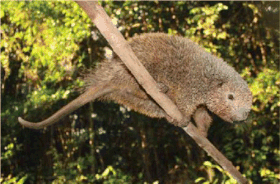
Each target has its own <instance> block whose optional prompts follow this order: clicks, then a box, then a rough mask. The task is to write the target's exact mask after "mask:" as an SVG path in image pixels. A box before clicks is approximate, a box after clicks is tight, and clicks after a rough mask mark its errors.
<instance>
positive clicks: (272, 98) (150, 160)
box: [0, 1, 280, 184]
mask: <svg viewBox="0 0 280 184" xmlns="http://www.w3.org/2000/svg"><path fill="white" fill-rule="evenodd" d="M101 4H102V6H103V7H104V8H105V10H106V11H107V13H108V14H109V16H110V17H111V18H112V20H113V22H114V24H116V25H117V26H118V28H119V30H120V31H121V32H122V34H123V35H124V36H125V37H126V38H129V37H132V36H133V35H135V34H141V33H144V32H165V33H168V34H172V35H182V36H185V37H188V38H190V39H192V40H194V41H195V42H197V43H199V44H200V45H202V46H204V47H205V49H206V50H207V51H209V52H212V53H213V54H215V55H217V56H219V57H222V58H224V59H225V60H226V61H227V62H228V63H229V64H230V65H232V66H234V68H236V70H237V71H238V72H239V73H240V74H241V75H242V76H243V77H244V78H245V79H246V80H247V81H248V83H249V85H250V88H251V90H252V93H253V96H254V99H253V100H254V104H253V110H252V112H251V116H250V118H249V119H248V121H247V123H245V124H238V125H231V124H229V123H226V122H223V121H222V120H220V119H219V118H217V119H216V120H215V123H214V125H213V126H212V127H211V129H210V132H209V139H210V141H211V142H213V144H214V145H215V146H217V148H218V149H219V150H221V151H222V153H223V154H224V155H225V156H226V157H227V158H228V159H230V160H231V161H232V162H233V164H234V165H236V167H237V168H238V169H239V170H240V171H241V172H242V173H243V174H244V175H245V176H246V177H247V178H248V179H249V180H250V181H251V182H252V183H279V180H280V170H279V162H280V160H279V159H280V150H279V106H280V102H279V89H280V73H279V68H278V67H279V2H130V1H126V2H112V1H103V2H101ZM0 16H1V84H2V85H1V106H2V111H1V122H2V130H1V133H2V135H1V171H2V173H1V182H2V183H6V184H8V183H144V182H146V183H183V182H185V183H204V184H207V183H227V184H228V183H236V182H235V181H234V179H232V178H230V176H229V175H228V173H226V172H225V171H223V170H222V169H221V168H220V166H218V165H216V163H215V162H214V161H213V160H212V159H211V158H210V157H209V156H207V155H206V154H205V153H204V152H203V151H202V150H201V149H200V148H199V147H198V146H197V145H196V144H195V143H194V142H193V141H192V140H191V139H190V138H189V137H188V136H186V135H184V134H183V133H182V132H180V131H179V130H178V129H176V128H175V127H173V126H172V125H170V124H169V123H167V122H166V121H165V120H158V119H151V118H147V117H145V116H142V115H140V114H137V113H134V112H131V111H129V110H127V109H125V108H124V107H122V106H119V105H117V104H114V103H110V102H93V103H90V104H87V105H85V106H84V107H82V108H80V109H78V110H76V111H75V112H73V113H72V114H71V115H69V116H68V117H65V118H63V119H62V120H60V121H59V123H58V124H57V125H53V126H51V127H49V128H47V129H44V130H30V129H26V128H23V127H21V126H20V124H19V123H18V122H17V117H18V116H21V117H23V118H24V119H27V120H32V121H40V120H42V119H45V118H46V117H48V116H50V115H51V114H53V113H54V112H55V111H56V110H58V109H60V108H61V107H62V106H63V105H65V104H67V103H68V102H70V101H71V100H73V99H74V98H76V97H77V96H78V95H79V92H78V89H79V88H80V87H82V86H83V81H82V80H81V78H80V77H81V74H82V73H83V71H84V70H85V69H87V68H90V67H94V65H95V64H96V63H98V62H100V61H102V59H104V57H105V53H106V52H105V51H106V50H108V48H110V46H108V44H107V42H106V41H105V39H104V38H103V37H102V36H101V35H100V33H99V32H98V31H97V29H96V27H95V26H94V25H93V24H92V23H91V21H90V20H89V18H88V17H87V16H86V14H85V13H84V12H83V11H82V10H81V8H80V7H79V6H78V5H77V4H76V3H74V2H69V1H66V2H63V1H60V2H54V1H49V2H46V1H35V2H34V1H33V2H22V1H21V2H8V1H5V2H3V1H1V15H0Z"/></svg>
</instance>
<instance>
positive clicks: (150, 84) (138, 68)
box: [76, 1, 248, 184]
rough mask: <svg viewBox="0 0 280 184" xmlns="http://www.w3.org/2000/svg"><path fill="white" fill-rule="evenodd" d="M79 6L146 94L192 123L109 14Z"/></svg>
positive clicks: (203, 143) (201, 140) (204, 142)
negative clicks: (144, 63)
mask: <svg viewBox="0 0 280 184" xmlns="http://www.w3.org/2000/svg"><path fill="white" fill-rule="evenodd" d="M76 2H77V3H78V4H79V5H80V7H82V9H83V10H84V11H85V12H86V13H87V14H88V16H89V17H90V19H91V20H92V22H93V23H94V24H95V25H96V27H97V28H98V29H99V30H100V32H101V34H102V35H103V36H104V37H105V38H106V40H107V41H108V42H109V44H110V45H111V47H112V48H113V50H114V52H115V53H116V54H117V55H118V56H119V57H120V58H121V60H122V61H123V62H124V64H125V65H126V66H127V68H128V69H129V70H130V71H131V73H132V74H133V75H134V77H135V78H136V80H137V81H138V82H139V84H140V85H142V87H143V88H144V89H145V91H146V92H147V93H148V94H149V95H150V96H151V97H152V98H153V99H154V100H155V101H156V102H157V103H158V104H159V105H160V106H161V107H162V109H164V111H165V112H166V113H167V114H168V115H169V116H170V117H172V118H174V119H175V120H176V122H177V125H179V126H180V125H181V124H183V123H184V121H189V120H186V118H184V116H183V115H182V113H181V112H180V111H179V109H178V107H177V106H176V105H175V104H174V103H173V102H172V100H171V99H169V98H168V97H167V96H166V95H165V94H164V93H162V92H161V91H160V89H158V88H157V83H156V81H155V80H154V79H153V78H152V77H151V75H150V74H149V72H148V71H147V70H146V69H145V67H144V66H143V65H142V63H141V62H140V61H139V60H138V59H137V57H136V56H135V54H134V53H133V51H132V49H131V47H130V46H129V44H128V43H127V42H126V40H125V39H124V37H123V36H122V35H121V33H120V32H119V31H118V29H117V28H116V27H115V26H114V25H113V23H112V22H111V19H110V18H109V16H108V15H107V14H106V12H105V11H104V9H103V8H102V6H100V5H98V3H97V2H94V1H90V2H87V1H76ZM188 123H189V124H188V126H186V127H184V128H183V130H184V131H185V132H187V133H188V134H189V135H190V136H191V137H192V138H193V139H194V140H195V142H196V143H197V144H198V145H199V146H200V147H201V148H202V149H204V150H205V151H206V152H207V153H208V154H209V155H210V156H211V157H212V158H213V159H214V160H215V161H216V162H218V164H220V165H221V166H222V168H223V169H224V170H226V171H228V172H229V173H230V174H231V175H232V177H233V178H235V179H236V180H237V181H238V182H239V183H242V184H246V183H248V181H247V180H246V178H244V177H243V176H242V175H241V173H240V172H239V171H238V170H237V169H236V168H235V167H234V166H233V164H232V163H231V162H230V161H229V160H228V159H227V158H226V157H225V156H224V155H223V154H222V153H221V152H219V151H218V150H217V149H216V148H215V146H213V145H212V144H211V142H210V141H209V140H208V139H207V138H205V137H204V136H202V135H201V134H200V132H199V131H198V130H197V128H196V127H195V126H194V125H193V124H192V123H191V122H188Z"/></svg>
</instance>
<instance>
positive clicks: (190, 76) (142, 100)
mask: <svg viewBox="0 0 280 184" xmlns="http://www.w3.org/2000/svg"><path fill="white" fill-rule="evenodd" d="M129 44H130V46H131V47H132V50H133V51H134V53H135V54H136V56H137V57H138V59H139V60H140V61H141V62H142V64H143V65H144V66H145V68H146V69H147V70H148V72H149V73H150V74H151V75H152V77H153V78H154V79H155V80H156V81H157V82H158V83H159V84H163V85H164V86H165V88H166V89H167V90H166V94H167V95H168V96H169V97H170V98H171V99H172V100H173V101H174V102H175V103H176V105H177V106H178V108H179V110H180V111H181V112H182V113H183V114H184V116H185V117H186V118H188V119H189V120H191V118H193V119H194V120H195V121H196V124H197V126H198V128H199V129H200V130H201V131H202V132H203V133H204V135H207V130H208V128H209V126H210V123H211V121H212V118H211V116H210V115H209V113H208V111H211V112H213V113H214V114H216V115H218V116H220V117H221V118H222V119H224V120H226V121H229V122H234V121H240V120H244V119H246V118H247V115H248V112H249V111H250V108H251V104H252V95H251V92H250V90H249V88H248V85H247V83H246V82H245V81H244V80H243V79H242V78H241V76H240V75H239V74H238V73H237V72H236V71H235V70H234V69H233V68H232V67H231V66H229V65H228V64H226V63H225V62H224V61H223V60H222V59H219V58H217V57H215V56H213V55H211V54H210V53H208V52H206V51H205V50H204V49H202V48H201V47H200V46H198V45H197V44H195V43H194V42H192V41H191V40H189V39H187V38H182V37H179V36H168V35H166V34H162V33H148V34H143V35H140V36H135V37H133V38H132V39H130V40H129ZM84 80H85V83H86V87H85V90H86V91H89V90H91V89H94V90H96V87H99V86H105V85H106V86H107V87H108V88H110V89H111V90H112V91H111V92H110V93H106V94H105V93H104V95H100V97H99V99H101V100H112V101H115V102H117V103H119V104H122V105H125V106H127V107H129V108H131V109H133V110H135V111H137V112H140V113H143V114H145V115H147V116H150V117H155V118H168V117H167V115H166V113H165V112H164V111H163V110H162V109H161V108H160V107H159V106H158V105H157V104H156V102H154V101H153V99H152V98H151V97H149V96H148V95H147V94H146V93H145V91H144V90H143V89H142V87H141V86H140V85H139V84H138V83H137V81H136V80H135V78H134V77H133V76H132V74H131V73H130V72H129V71H128V69H127V68H126V67H125V65H124V64H123V63H122V61H121V60H120V59H119V58H118V57H117V56H114V57H113V59H112V60H106V61H104V62H102V63H100V65H98V66H97V67H96V68H95V69H93V70H92V71H90V72H89V73H88V74H87V76H86V77H85V79H84ZM229 96H231V97H233V99H232V98H231V97H229ZM77 102H78V101H77ZM168 119H169V118H168ZM180 126H184V125H180Z"/></svg>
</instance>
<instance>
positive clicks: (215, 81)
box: [203, 62, 226, 88]
mask: <svg viewBox="0 0 280 184" xmlns="http://www.w3.org/2000/svg"><path fill="white" fill-rule="evenodd" d="M203 76H204V77H205V79H206V80H207V81H208V83H209V84H210V86H211V87H214V88H216V87H218V88H219V87H222V86H223V84H224V83H226V78H225V77H223V76H221V75H220V72H219V66H218V65H217V64H216V63H212V62H209V63H207V64H206V67H205V69H204V71H203Z"/></svg>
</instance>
